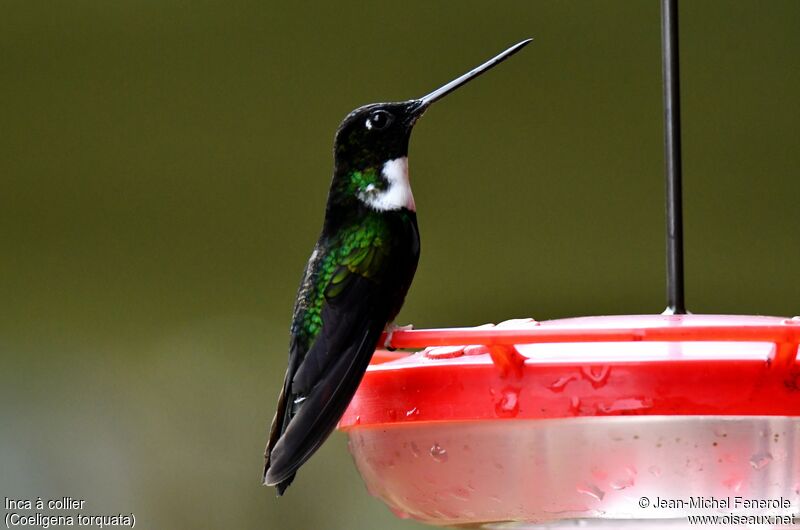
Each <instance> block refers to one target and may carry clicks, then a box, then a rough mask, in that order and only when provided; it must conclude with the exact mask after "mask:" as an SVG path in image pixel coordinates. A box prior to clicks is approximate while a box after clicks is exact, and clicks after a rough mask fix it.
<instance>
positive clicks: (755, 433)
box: [348, 416, 800, 529]
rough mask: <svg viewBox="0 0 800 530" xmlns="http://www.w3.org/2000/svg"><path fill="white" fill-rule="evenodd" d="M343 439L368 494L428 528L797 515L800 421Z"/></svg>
mask: <svg viewBox="0 0 800 530" xmlns="http://www.w3.org/2000/svg"><path fill="white" fill-rule="evenodd" d="M348 435H349V443H350V450H351V452H352V454H353V457H354V459H355V462H356V465H357V466H358V469H359V471H360V472H361V475H362V477H363V478H364V481H365V482H366V484H367V488H368V489H369V491H370V493H371V494H373V495H374V496H376V497H378V498H380V499H382V500H383V501H384V502H385V503H386V504H388V505H389V507H390V508H391V509H392V511H394V512H395V514H397V515H398V516H400V517H409V518H413V519H417V520H420V521H422V522H425V523H428V524H433V525H439V526H485V527H486V528H493V529H500V528H517V529H519V528H530V529H533V528H586V527H598V528H611V527H615V528H616V527H618V526H623V525H624V526H625V527H631V528H633V527H638V528H645V527H647V528H675V527H682V526H685V525H686V523H687V516H688V515H720V516H724V515H730V514H740V515H791V514H798V513H800V418H787V417H767V416H759V417H753V416H747V417H731V416H636V417H630V416H629V417H613V418H611V417H603V418H597V417H595V418H568V419H553V420H508V421H504V420H496V421H476V422H464V423H445V422H432V423H416V424H415V423H406V424H401V425H392V426H380V427H356V428H352V429H350V430H349V431H348ZM737 498H740V499H741V500H742V501H741V502H742V503H743V502H746V501H749V500H751V499H756V500H762V501H770V502H772V501H775V502H784V503H789V504H790V506H789V507H788V508H787V507H785V506H784V507H776V506H775V504H774V503H773V505H772V506H771V507H768V508H758V507H753V506H744V505H743V504H741V503H739V504H737ZM643 499H646V500H643ZM692 499H694V501H692ZM783 499H785V501H783ZM672 501H683V502H684V506H683V507H681V506H679V505H677V503H676V502H672ZM725 501H728V503H729V505H728V506H725V505H724V504H720V503H724V502H725ZM692 502H694V506H692V505H690V504H688V503H692ZM645 505H646V507H642V506H645ZM611 520H616V521H611ZM798 520H800V517H798ZM647 521H650V523H647ZM626 522H627V523H626ZM609 525H611V526H609ZM730 526H731V528H733V527H737V528H747V526H743V525H741V524H738V525H737V524H734V525H730ZM699 527H702V526H699ZM726 527H727V526H725V525H724V524H718V525H715V528H726ZM778 527H780V528H793V526H791V525H782V526H776V528H778ZM759 528H769V526H759Z"/></svg>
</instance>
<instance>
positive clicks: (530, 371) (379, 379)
mask: <svg viewBox="0 0 800 530" xmlns="http://www.w3.org/2000/svg"><path fill="white" fill-rule="evenodd" d="M798 344H800V317H795V318H792V319H789V318H781V317H762V316H732V315H642V316H606V317H584V318H570V319H563V320H551V321H545V322H536V321H534V320H532V319H527V320H512V321H508V322H504V323H502V324H499V325H496V326H495V325H491V324H489V325H486V326H478V327H474V328H451V329H423V330H407V331H396V332H395V333H394V334H393V336H392V344H391V345H392V346H393V347H395V348H425V349H424V350H422V351H419V352H417V353H414V354H411V355H408V354H406V353H399V352H394V353H391V352H383V351H379V352H377V353H376V355H375V358H374V359H373V364H372V365H371V366H370V367H369V369H368V370H367V373H366V374H365V376H364V380H363V382H362V383H361V386H360V387H359V389H358V392H357V393H356V395H355V397H354V398H353V401H352V402H351V404H350V407H349V408H348V410H347V412H346V413H345V415H344V416H343V418H342V420H341V422H340V428H342V429H345V430H347V429H350V428H353V427H363V426H380V425H387V424H407V423H414V422H434V421H449V422H453V421H477V420H498V419H510V418H515V419H544V418H569V417H580V416H620V415H749V416H754V415H769V416H800V392H798V391H799V390H800V364H798V359H797V354H798ZM390 359H392V360H390Z"/></svg>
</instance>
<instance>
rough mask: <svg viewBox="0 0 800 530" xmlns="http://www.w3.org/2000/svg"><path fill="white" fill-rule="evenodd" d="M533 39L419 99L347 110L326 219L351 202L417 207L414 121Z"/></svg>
mask: <svg viewBox="0 0 800 530" xmlns="http://www.w3.org/2000/svg"><path fill="white" fill-rule="evenodd" d="M530 41H531V39H527V40H525V41H522V42H520V43H518V44H515V45H514V46H512V47H511V48H509V49H507V50H505V51H504V52H502V53H501V54H499V55H497V56H495V57H493V58H492V59H490V60H488V61H486V62H485V63H483V64H482V65H480V66H478V67H477V68H474V69H472V70H470V71H469V72H467V73H466V74H464V75H462V76H461V77H458V78H457V79H454V80H453V81H450V82H449V83H447V84H446V85H444V86H442V87H440V88H438V89H436V90H434V91H433V92H431V93H430V94H428V95H426V96H423V97H421V98H419V99H412V100H409V101H404V102H399V103H373V104H371V105H366V106H364V107H359V108H358V109H356V110H354V111H353V112H351V113H350V114H348V115H347V116H346V117H345V119H344V121H342V124H341V125H340V126H339V129H338V130H337V131H336V140H335V144H334V158H335V169H334V175H333V184H332V186H331V193H330V195H329V197H328V213H327V216H326V219H328V220H329V221H332V219H333V218H340V217H341V216H342V215H341V214H342V213H346V211H348V210H351V205H353V204H356V205H361V206H365V207H368V208H371V209H373V210H397V209H402V208H406V209H411V210H413V209H414V198H413V195H412V194H411V187H410V184H409V182H408V162H407V156H408V141H409V138H410V137H411V130H412V129H413V127H414V124H415V123H416V122H417V120H418V119H419V118H420V116H422V114H423V113H424V112H425V110H426V109H427V108H428V107H429V106H430V105H431V104H432V103H433V102H434V101H437V100H439V99H441V98H442V97H444V96H445V95H447V94H449V93H450V92H452V91H453V90H455V89H456V88H458V87H460V86H462V85H463V84H465V83H467V82H469V81H471V80H472V79H475V78H476V77H478V76H479V75H481V74H482V73H484V72H486V71H487V70H489V69H490V68H492V67H494V66H496V65H498V64H500V63H501V62H502V61H504V60H505V59H507V58H508V57H511V56H512V55H513V54H515V53H516V52H518V51H519V50H520V49H522V48H523V47H524V46H525V45H527V44H528V43H529V42H530ZM326 224H327V223H326Z"/></svg>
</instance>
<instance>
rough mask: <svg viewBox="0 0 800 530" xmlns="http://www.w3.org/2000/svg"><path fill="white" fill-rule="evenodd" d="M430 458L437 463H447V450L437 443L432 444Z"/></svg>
mask: <svg viewBox="0 0 800 530" xmlns="http://www.w3.org/2000/svg"><path fill="white" fill-rule="evenodd" d="M431 457H432V458H433V459H434V460H436V461H437V462H447V450H446V449H445V448H444V447H442V446H441V445H439V444H438V443H434V444H433V445H432V446H431Z"/></svg>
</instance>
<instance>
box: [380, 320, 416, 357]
mask: <svg viewBox="0 0 800 530" xmlns="http://www.w3.org/2000/svg"><path fill="white" fill-rule="evenodd" d="M411 329H414V325H413V324H407V325H405V326H398V325H396V324H394V323H392V324H389V325H388V326H386V340H384V341H383V347H384V348H386V349H387V350H389V351H394V350H396V349H397V348H392V336H394V332H395V331H408V330H411Z"/></svg>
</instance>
